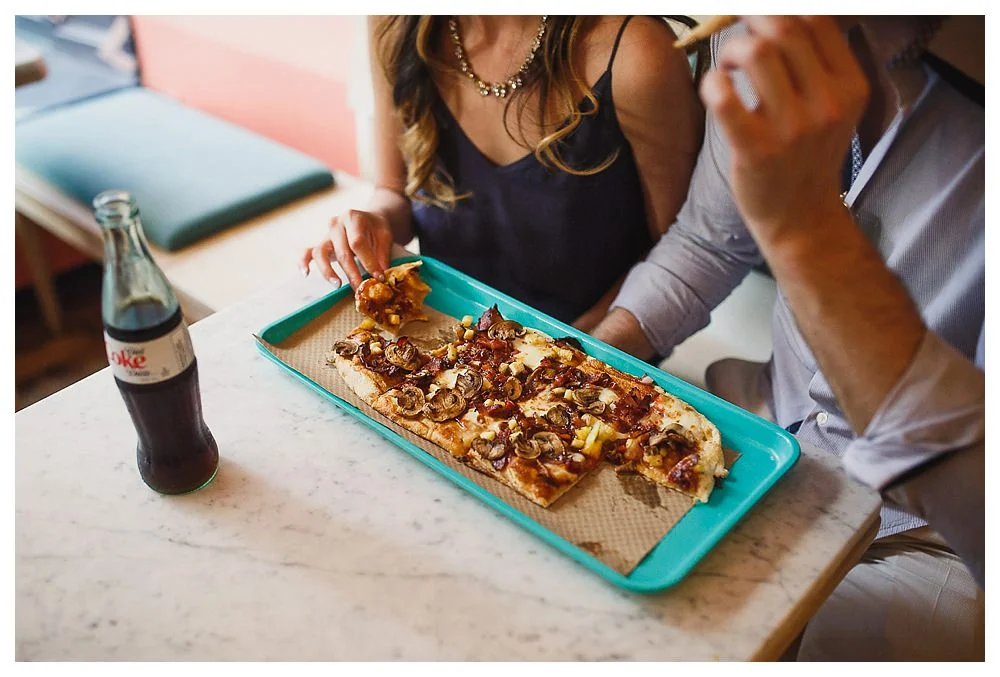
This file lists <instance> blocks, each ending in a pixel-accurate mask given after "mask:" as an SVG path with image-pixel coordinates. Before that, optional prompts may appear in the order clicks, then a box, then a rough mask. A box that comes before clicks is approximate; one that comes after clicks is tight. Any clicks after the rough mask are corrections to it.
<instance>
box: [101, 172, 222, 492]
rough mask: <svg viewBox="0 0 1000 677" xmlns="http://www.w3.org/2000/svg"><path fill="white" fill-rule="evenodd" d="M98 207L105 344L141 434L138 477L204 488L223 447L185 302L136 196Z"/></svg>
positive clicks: (120, 196)
mask: <svg viewBox="0 0 1000 677" xmlns="http://www.w3.org/2000/svg"><path fill="white" fill-rule="evenodd" d="M94 210H95V214H96V217H97V221H98V223H99V224H100V225H101V234H102V236H103V238H104V280H103V288H102V291H101V315H102V319H103V322H104V342H105V346H106V347H107V353H108V363H109V364H110V365H111V372H112V373H113V374H114V377H115V381H116V382H117V384H118V390H119V391H120V392H121V395H122V399H124V400H125V406H126V407H127V408H128V412H129V414H130V415H131V417H132V423H133V424H134V425H135V429H136V432H137V433H138V437H139V442H138V445H137V447H136V456H137V459H138V464H139V474H140V475H141V476H142V479H143V481H144V482H145V483H146V484H147V485H149V486H150V488H152V489H154V490H156V491H158V492H160V493H162V494H183V493H186V492H188V491H193V490H195V489H199V488H201V487H203V486H205V485H207V484H208V483H209V482H211V481H212V479H213V478H214V477H215V473H216V470H217V469H218V466H219V449H218V446H217V445H216V443H215V439H214V438H213V437H212V433H211V432H210V431H209V429H208V426H207V425H206V424H205V420H204V418H203V416H202V410H201V391H200V389H199V387H198V362H197V360H196V359H195V356H194V350H193V348H192V345H191V337H190V335H189V334H188V330H187V325H186V323H185V322H184V317H183V316H182V314H181V309H180V304H179V303H178V302H177V298H176V297H175V296H174V293H173V291H172V290H171V288H170V285H169V284H168V283H167V280H166V277H165V276H164V275H163V272H162V271H161V270H160V268H159V266H157V265H156V263H155V262H154V261H153V258H152V256H151V255H150V253H149V248H148V247H147V245H146V239H145V235H144V234H143V231H142V224H141V222H140V220H139V209H138V207H137V205H136V202H135V200H134V199H133V198H132V197H131V196H130V195H129V194H128V193H125V192H122V191H105V192H103V193H101V194H100V195H98V196H97V197H96V198H94Z"/></svg>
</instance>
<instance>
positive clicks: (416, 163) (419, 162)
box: [375, 16, 618, 209]
mask: <svg viewBox="0 0 1000 677" xmlns="http://www.w3.org/2000/svg"><path fill="white" fill-rule="evenodd" d="M591 21H592V17H582V16H564V17H559V16H556V17H551V18H550V19H549V22H548V28H547V30H546V32H545V37H544V38H543V40H542V46H541V49H539V53H538V57H536V59H535V60H534V62H533V63H532V66H531V68H530V69H529V71H528V73H527V77H526V78H525V80H526V81H525V86H524V87H522V88H519V89H517V90H515V91H514V92H513V93H512V94H510V95H508V98H507V104H506V107H505V109H504V128H505V129H506V130H507V134H509V135H510V137H511V138H512V139H514V140H515V141H516V142H517V143H519V144H520V145H522V146H524V148H525V149H528V150H531V151H532V152H533V153H534V155H535V157H536V158H538V161H539V162H540V163H541V164H542V165H543V166H546V167H549V168H553V169H557V170H561V171H564V172H567V173H570V174H575V175H590V174H597V173H599V172H601V171H603V170H604V169H606V168H607V167H608V166H610V165H611V164H612V163H613V162H614V161H615V159H616V158H617V156H618V153H617V151H616V152H615V153H613V154H612V155H611V156H610V157H608V158H606V159H604V160H603V161H602V162H600V163H598V164H597V165H596V166H593V167H570V166H568V165H567V163H566V162H564V161H563V159H562V158H561V157H560V153H559V143H560V141H562V140H563V139H565V138H567V137H568V136H569V135H571V134H572V133H573V132H574V130H576V128H577V127H578V126H579V125H580V123H581V121H582V120H583V118H584V117H587V116H590V115H595V114H596V113H597V109H598V102H597V98H596V97H595V96H594V92H593V90H591V88H590V87H589V86H588V85H587V84H586V82H585V81H584V80H583V78H582V77H581V76H580V74H579V73H578V72H577V69H576V67H575V59H574V57H575V56H576V53H577V49H578V47H579V43H580V39H581V37H582V34H584V33H586V31H587V30H588V29H589V28H590V22H591ZM445 24H446V18H445V17H440V16H390V17H381V18H380V19H379V20H378V21H377V22H376V26H375V54H376V57H377V59H378V61H379V64H380V66H381V68H382V71H383V73H384V75H385V78H386V80H387V81H388V82H389V83H390V85H391V86H392V100H393V106H394V107H395V111H396V115H397V117H398V119H399V121H400V123H401V124H402V127H403V132H402V134H401V136H400V139H399V148H400V151H401V152H402V154H403V160H404V161H405V163H406V187H405V193H406V196H407V197H409V198H410V199H412V200H416V201H419V202H423V203H426V204H433V205H436V206H439V207H443V208H446V209H451V208H453V207H454V206H455V204H456V203H457V202H458V200H460V199H462V198H465V197H468V194H462V195H459V194H458V193H457V192H456V187H455V184H454V181H453V180H452V178H451V176H449V175H448V173H447V172H446V171H445V170H444V168H442V167H441V166H440V163H439V162H438V159H437V149H438V143H439V136H438V127H437V123H436V120H435V115H434V106H435V104H436V103H437V102H438V100H439V98H440V96H439V94H438V91H437V88H436V86H435V84H434V78H433V73H434V72H435V71H449V70H451V71H454V70H455V69H456V66H455V65H449V64H446V63H444V62H442V61H440V60H439V59H436V58H434V56H433V49H434V46H435V45H437V44H440V43H439V41H440V38H441V32H442V30H444V26H445ZM535 91H537V92H538V101H537V104H538V113H537V119H533V120H532V121H531V123H534V124H537V125H538V127H540V129H541V132H542V138H541V140H539V141H538V142H537V143H531V142H529V141H528V139H527V134H526V130H527V129H528V128H529V125H530V124H531V123H528V122H527V120H526V117H525V114H526V110H527V107H528V103H529V102H530V101H531V93H532V92H535ZM581 102H582V105H581ZM512 111H513V115H514V121H515V124H514V129H516V131H517V133H516V135H515V134H514V133H513V132H512V131H511V126H510V125H509V124H508V122H509V117H510V115H511V112H512ZM532 117H534V116H532ZM548 120H556V122H547V121H548Z"/></svg>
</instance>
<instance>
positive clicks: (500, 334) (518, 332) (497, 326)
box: [486, 320, 524, 341]
mask: <svg viewBox="0 0 1000 677" xmlns="http://www.w3.org/2000/svg"><path fill="white" fill-rule="evenodd" d="M486 335H487V336H489V337H490V338H491V339H502V340H504V341H510V340H511V339H514V338H516V337H518V336H523V335H524V327H522V326H521V325H520V324H519V323H517V322H515V321H514V320H500V321H498V322H494V323H493V324H491V325H490V328H489V329H488V330H487V331H486Z"/></svg>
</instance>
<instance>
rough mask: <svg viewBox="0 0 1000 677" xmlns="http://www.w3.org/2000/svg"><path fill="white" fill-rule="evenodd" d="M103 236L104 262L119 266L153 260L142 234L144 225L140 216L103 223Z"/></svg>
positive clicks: (114, 219) (109, 220)
mask: <svg viewBox="0 0 1000 677" xmlns="http://www.w3.org/2000/svg"><path fill="white" fill-rule="evenodd" d="M101 235H102V237H103V238H104V261H105V262H106V263H109V264H113V265H119V264H128V263H134V262H137V261H141V260H143V259H150V260H151V259H152V256H151V255H150V253H149V248H148V247H147V246H146V238H145V236H144V235H143V232H142V223H141V222H140V221H139V216H138V214H137V215H135V216H132V217H126V218H121V219H118V218H113V219H106V220H104V221H102V222H101Z"/></svg>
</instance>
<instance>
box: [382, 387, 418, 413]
mask: <svg viewBox="0 0 1000 677" xmlns="http://www.w3.org/2000/svg"><path fill="white" fill-rule="evenodd" d="M386 394H387V395H389V397H390V400H391V401H392V402H393V403H394V404H395V405H396V407H397V408H398V409H399V413H401V414H402V415H403V416H416V415H417V414H419V413H420V412H421V411H422V410H423V408H424V391H422V390H421V389H420V388H418V387H416V386H403V387H402V389H399V388H393V389H392V390H390V391H389V392H388V393H386Z"/></svg>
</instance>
